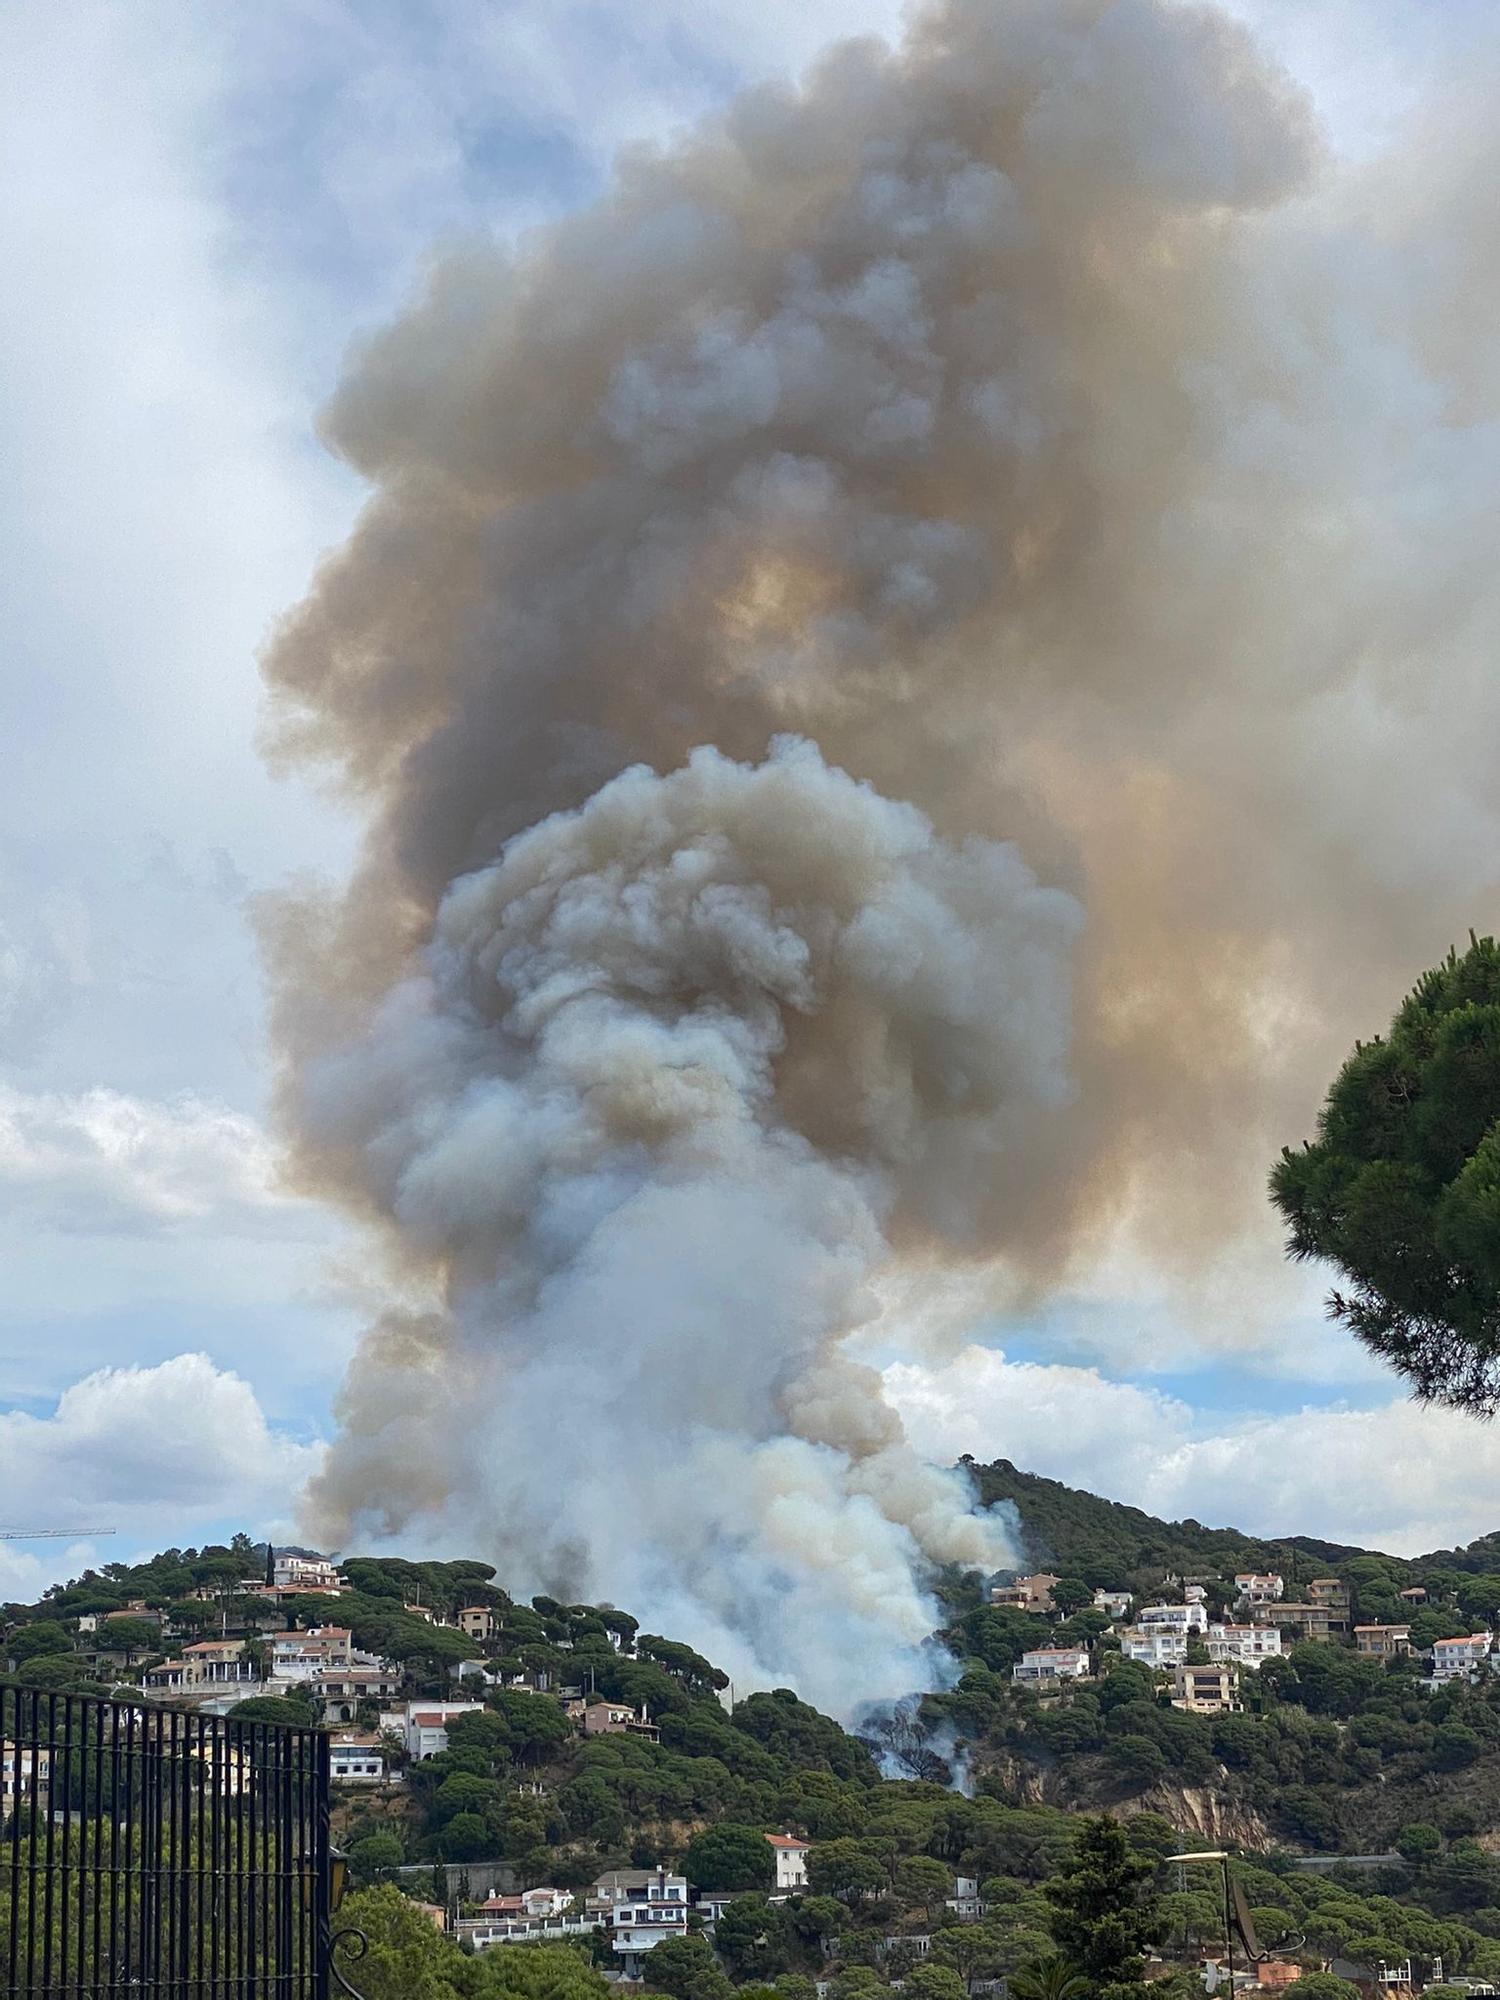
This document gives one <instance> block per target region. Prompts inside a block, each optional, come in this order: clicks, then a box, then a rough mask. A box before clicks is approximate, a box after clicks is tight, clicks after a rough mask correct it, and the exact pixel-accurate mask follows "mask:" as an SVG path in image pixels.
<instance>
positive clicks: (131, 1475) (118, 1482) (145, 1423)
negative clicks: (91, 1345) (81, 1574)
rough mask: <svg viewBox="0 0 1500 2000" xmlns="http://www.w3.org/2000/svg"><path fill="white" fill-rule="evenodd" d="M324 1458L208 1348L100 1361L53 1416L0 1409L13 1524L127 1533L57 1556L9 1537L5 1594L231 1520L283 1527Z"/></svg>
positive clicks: (0, 1588)
mask: <svg viewBox="0 0 1500 2000" xmlns="http://www.w3.org/2000/svg"><path fill="white" fill-rule="evenodd" d="M321 1454H322V1447H321V1446H320V1445H316V1444H303V1443H299V1442H297V1441H296V1440H295V1439H293V1438H290V1437H288V1436H287V1435H286V1434H285V1433H284V1432H281V1431H278V1430H276V1429H274V1428H273V1427H272V1426H271V1425H270V1424H269V1423H268V1422H267V1420H266V1415H265V1412H264V1411H263V1410H262V1408H261V1406H260V1403H259V1402H258V1401H257V1399H256V1395H255V1392H254V1390H253V1389H252V1388H251V1387H250V1385H249V1384H248V1383H247V1382H245V1381H244V1380H243V1379H242V1378H241V1377H240V1376H238V1375H235V1374H233V1373H231V1372H229V1371H228V1370H226V1369H221V1368H216V1367H215V1366H214V1364H213V1362H211V1361H210V1360H209V1359H208V1357H207V1356H206V1355H203V1354H179V1355H176V1356H174V1357H173V1358H172V1359H171V1360H170V1361H164V1362H162V1363H161V1365H160V1366H159V1367H155V1368H105V1369H101V1370H99V1371H98V1373H96V1374H93V1375H88V1376H85V1377H84V1379H83V1380H82V1381H80V1382H75V1383H74V1384H73V1386H72V1387H71V1388H69V1389H67V1390H65V1391H64V1393H63V1394H62V1396H60V1397H59V1399H58V1402H57V1405H56V1408H55V1409H54V1410H53V1412H52V1413H51V1415H49V1416H32V1415H28V1414H27V1413H26V1412H24V1411H20V1410H12V1411H10V1412H8V1413H6V1414H0V1464H3V1466H4V1468H5V1479H4V1506H5V1511H6V1521H5V1523H4V1525H5V1526H7V1527H11V1526H17V1527H52V1526H57V1527H65V1528H73V1527H77V1528H80V1529H97V1528H115V1529H117V1530H118V1531H119V1539H118V1542H110V1543H99V1544H92V1543H83V1544H80V1545H78V1546H68V1545H63V1544H58V1545H55V1550H48V1551H46V1552H42V1551H41V1549H40V1545H38V1547H37V1548H26V1547H24V1546H23V1545H19V1544H18V1545H14V1546H12V1545H9V1544H5V1543H0V1594H3V1595H11V1594H15V1593H18V1592H23V1591H24V1592H25V1594H28V1595H35V1591H36V1589H39V1588H41V1587H42V1586H43V1584H44V1583H45V1582H47V1581H50V1580H52V1579H53V1578H55V1577H57V1576H63V1575H76V1574H77V1572H78V1570H79V1569H80V1568H82V1567H84V1566H85V1565H86V1564H87V1563H89V1562H99V1561H111V1560H114V1559H116V1558H117V1557H118V1558H121V1559H127V1560H128V1559H129V1557H130V1555H131V1554H132V1553H134V1552H137V1551H148V1552H149V1551H154V1550H155V1549H158V1548H162V1547H169V1546H172V1545H174V1544H184V1543H188V1542H191V1541H193V1540H195V1539H197V1538H200V1537H203V1536H207V1535H210V1534H213V1533H218V1532H223V1531H224V1529H225V1526H226V1524H227V1525H228V1526H229V1527H231V1528H232V1527H237V1526H243V1527H244V1528H246V1529H247V1530H248V1531H250V1532H252V1533H256V1532H264V1531H267V1530H272V1529H275V1530H280V1531H282V1532H284V1531H285V1528H286V1525H287V1523H288V1522H289V1521H290V1519H291V1516H292V1514H293V1511H294V1507H295V1502H296V1496H297V1494H298V1493H299V1492H300V1490H301V1488H302V1486H303V1484H304V1483H305V1481H306V1480H307V1479H308V1478H309V1477H310V1476H311V1474H312V1473H313V1472H314V1471H315V1470H316V1469H317V1465H318V1462H319V1460H320V1458H321ZM39 1579H40V1581H39ZM28 1586H29V1587H30V1588H29V1589H28Z"/></svg>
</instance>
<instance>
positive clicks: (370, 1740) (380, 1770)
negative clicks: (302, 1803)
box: [328, 1730, 390, 1785]
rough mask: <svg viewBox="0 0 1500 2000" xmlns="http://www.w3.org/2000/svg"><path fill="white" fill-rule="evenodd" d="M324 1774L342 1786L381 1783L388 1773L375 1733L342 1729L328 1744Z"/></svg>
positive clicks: (383, 1754)
mask: <svg viewBox="0 0 1500 2000" xmlns="http://www.w3.org/2000/svg"><path fill="white" fill-rule="evenodd" d="M328 1775H329V1777H330V1778H333V1779H335V1780H336V1781H338V1782H339V1783H342V1784H346V1785H383V1784H384V1783H385V1782H386V1780H387V1778H388V1777H389V1776H390V1769H389V1765H388V1762H387V1758H386V1754H385V1750H384V1748H383V1747H382V1745H381V1742H380V1739H379V1737H378V1736H370V1735H368V1734H365V1733H364V1732H362V1731H354V1730H345V1731H344V1732H343V1733H342V1734H341V1735H337V1736H335V1737H334V1738H333V1740H332V1741H331V1742H330V1744H329V1746H328Z"/></svg>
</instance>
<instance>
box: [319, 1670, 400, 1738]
mask: <svg viewBox="0 0 1500 2000" xmlns="http://www.w3.org/2000/svg"><path fill="white" fill-rule="evenodd" d="M401 1678H402V1677H401V1669H400V1668H399V1667H393V1666H390V1665H388V1664H386V1663H385V1662H383V1661H380V1660H369V1661H366V1660H365V1658H364V1656H363V1655H362V1654H356V1655H355V1661H354V1665H353V1666H349V1667H321V1668H319V1670H318V1671H317V1672H316V1673H315V1674H314V1675H313V1677H312V1680H311V1682H310V1683H304V1685H306V1686H307V1687H308V1691H309V1693H310V1694H311V1695H312V1697H313V1699H314V1700H315V1701H316V1702H318V1703H319V1705H320V1706H321V1708H322V1712H323V1719H324V1721H325V1722H352V1721H353V1720H354V1717H355V1712H356V1711H357V1709H358V1708H359V1705H360V1703H361V1702H362V1701H388V1700H389V1699H390V1698H391V1697H392V1696H393V1695H398V1694H400V1692H401Z"/></svg>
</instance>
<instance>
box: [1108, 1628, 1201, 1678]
mask: <svg viewBox="0 0 1500 2000" xmlns="http://www.w3.org/2000/svg"><path fill="white" fill-rule="evenodd" d="M1187 1649H1188V1642H1187V1634H1186V1633H1185V1632H1180V1631H1178V1630H1176V1629H1175V1628H1174V1627H1173V1626H1170V1625H1127V1626H1126V1627H1125V1628H1124V1630H1123V1631H1122V1632H1121V1634H1120V1651H1121V1653H1122V1654H1123V1655H1124V1656H1125V1658H1126V1659H1127V1660H1139V1661H1140V1663H1141V1664H1142V1666H1146V1667H1153V1668H1154V1667H1175V1666H1177V1665H1178V1664H1179V1663H1180V1662H1181V1661H1183V1660H1185V1659H1186V1658H1187Z"/></svg>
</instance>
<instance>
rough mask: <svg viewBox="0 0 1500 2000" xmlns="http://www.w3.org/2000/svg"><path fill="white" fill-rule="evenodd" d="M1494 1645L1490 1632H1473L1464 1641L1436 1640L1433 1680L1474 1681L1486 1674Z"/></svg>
mask: <svg viewBox="0 0 1500 2000" xmlns="http://www.w3.org/2000/svg"><path fill="white" fill-rule="evenodd" d="M1493 1644H1494V1640H1493V1637H1492V1635H1491V1634H1490V1633H1488V1632H1471V1633H1470V1634H1468V1636H1467V1637H1466V1638H1462V1639H1434V1640H1433V1642H1432V1678H1433V1680H1434V1681H1453V1680H1474V1679H1475V1678H1476V1677H1477V1676H1478V1675H1480V1674H1482V1673H1483V1672H1484V1670H1485V1667H1486V1665H1487V1663H1488V1661H1489V1657H1490V1650H1491V1647H1492V1646H1493Z"/></svg>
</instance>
